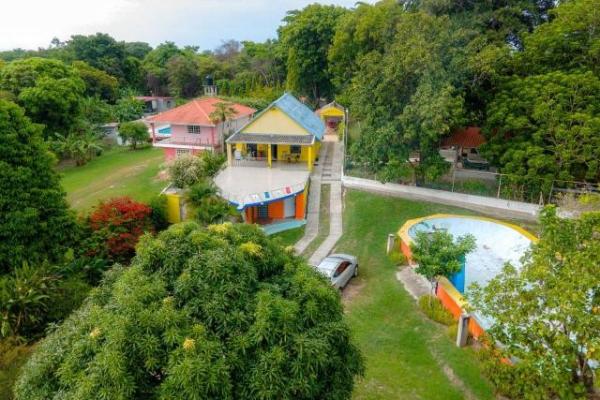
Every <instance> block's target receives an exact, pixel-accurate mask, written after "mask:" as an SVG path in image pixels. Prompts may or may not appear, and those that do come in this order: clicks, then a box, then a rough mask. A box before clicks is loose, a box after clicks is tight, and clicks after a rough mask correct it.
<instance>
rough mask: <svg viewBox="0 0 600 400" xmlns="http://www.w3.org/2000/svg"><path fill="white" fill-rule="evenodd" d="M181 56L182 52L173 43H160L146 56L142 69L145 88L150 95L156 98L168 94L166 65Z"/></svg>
mask: <svg viewBox="0 0 600 400" xmlns="http://www.w3.org/2000/svg"><path fill="white" fill-rule="evenodd" d="M181 54H182V50H180V49H179V48H178V47H177V45H176V44H175V43H173V42H165V43H161V44H159V45H158V46H157V47H156V48H155V49H153V50H152V51H151V52H149V53H148V54H146V57H144V61H143V64H142V67H143V70H144V72H145V75H146V86H147V88H148V90H149V91H150V92H151V93H153V94H155V95H157V96H159V95H166V94H168V92H169V91H168V76H167V63H168V62H169V60H171V58H173V57H175V56H178V55H181Z"/></svg>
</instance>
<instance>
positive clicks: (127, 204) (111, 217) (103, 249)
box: [87, 197, 154, 262]
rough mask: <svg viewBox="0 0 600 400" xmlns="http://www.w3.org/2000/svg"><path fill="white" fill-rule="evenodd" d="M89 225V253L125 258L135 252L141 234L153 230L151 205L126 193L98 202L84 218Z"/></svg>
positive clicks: (116, 258) (118, 258)
mask: <svg viewBox="0 0 600 400" xmlns="http://www.w3.org/2000/svg"><path fill="white" fill-rule="evenodd" d="M87 225H88V227H89V229H90V231H91V232H90V233H91V234H90V238H89V240H88V246H87V255H88V256H104V257H107V258H108V259H110V260H111V261H119V262H126V261H129V260H130V259H131V257H133V255H134V254H135V245H136V244H137V242H138V240H139V238H140V236H142V235H143V234H144V233H146V232H154V227H153V223H152V208H151V207H149V206H147V205H146V204H143V203H138V202H136V201H134V200H132V199H130V198H129V197H119V198H115V199H111V200H109V201H107V202H101V203H100V204H98V205H97V206H96V207H95V208H94V211H93V212H92V213H91V214H90V216H89V217H88V219H87Z"/></svg>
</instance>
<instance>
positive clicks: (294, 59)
mask: <svg viewBox="0 0 600 400" xmlns="http://www.w3.org/2000/svg"><path fill="white" fill-rule="evenodd" d="M346 12H347V10H346V9H344V8H342V7H336V6H324V5H320V4H312V5H309V6H307V7H305V8H304V9H302V10H300V11H297V10H295V11H290V12H289V13H288V15H287V16H286V18H285V19H284V21H285V25H283V26H282V27H280V28H279V38H280V41H281V45H282V49H283V51H284V52H285V54H286V65H287V85H288V88H289V89H290V90H293V91H295V92H297V93H299V94H302V95H306V96H310V97H311V98H312V99H313V100H315V101H318V100H319V99H320V98H321V97H330V96H331V95H332V84H331V80H330V77H329V73H328V70H327V54H328V50H329V46H330V45H331V43H332V40H333V35H334V33H335V27H336V25H337V21H338V19H339V18H340V17H341V16H342V15H344V14H345V13H346Z"/></svg>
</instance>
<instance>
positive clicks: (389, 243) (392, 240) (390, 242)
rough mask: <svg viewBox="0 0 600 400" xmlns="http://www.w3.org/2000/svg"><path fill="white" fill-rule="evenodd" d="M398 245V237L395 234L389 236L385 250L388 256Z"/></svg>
mask: <svg viewBox="0 0 600 400" xmlns="http://www.w3.org/2000/svg"><path fill="white" fill-rule="evenodd" d="M395 243H396V235H394V234H393V233H390V234H388V237H387V246H386V249H385V252H386V254H390V253H391V252H392V251H393V250H394V244H395Z"/></svg>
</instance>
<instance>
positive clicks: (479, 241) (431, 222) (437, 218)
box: [398, 214, 537, 329]
mask: <svg viewBox="0 0 600 400" xmlns="http://www.w3.org/2000/svg"><path fill="white" fill-rule="evenodd" d="M435 230H444V231H447V232H448V233H450V234H452V236H454V237H455V238H456V237H458V236H463V235H466V234H471V235H473V236H474V237H475V241H476V242H475V245H476V248H475V250H474V251H472V252H471V253H469V254H467V256H466V259H465V268H464V291H463V290H462V288H461V287H459V288H457V287H455V286H456V285H455V284H454V282H453V279H452V277H451V278H450V281H448V280H446V279H442V280H441V281H440V286H441V288H438V293H437V295H438V297H440V299H441V300H442V303H444V305H445V306H446V307H447V308H448V309H449V310H450V311H451V312H452V313H453V314H454V316H455V317H458V315H460V314H461V313H462V312H463V310H464V306H465V305H466V302H465V300H464V298H463V294H464V293H465V292H466V293H468V291H469V286H471V285H472V284H473V283H478V284H479V285H481V286H485V285H486V284H487V283H488V282H489V280H490V279H492V278H494V277H495V276H496V275H498V274H500V273H501V272H502V268H503V267H504V265H505V264H506V263H511V264H512V265H513V266H514V267H515V268H517V269H520V267H521V265H522V264H521V259H522V257H523V256H524V255H525V254H526V253H527V251H528V250H529V249H530V247H531V244H532V243H534V242H536V241H537V239H536V237H535V236H533V235H532V234H531V233H529V232H527V231H526V230H524V229H522V228H521V227H518V226H516V225H512V224H508V223H505V222H503V221H498V220H495V219H491V218H483V217H469V216H460V215H448V214H435V215H430V216H428V217H424V218H418V219H414V220H409V221H407V222H406V223H405V224H404V225H403V226H402V228H400V230H399V231H398V235H399V236H400V239H401V243H400V247H401V250H402V252H403V253H404V254H405V255H406V256H407V258H408V259H409V260H410V259H411V255H412V254H411V252H410V243H411V242H412V240H413V239H414V238H415V236H416V233H417V232H420V231H425V232H432V231H435ZM459 286H460V285H459ZM475 316H476V317H478V318H477V319H478V324H479V325H480V327H481V328H484V329H485V328H487V327H488V326H489V324H490V322H491V321H487V320H485V319H484V318H481V316H479V315H477V313H476V315H475Z"/></svg>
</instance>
